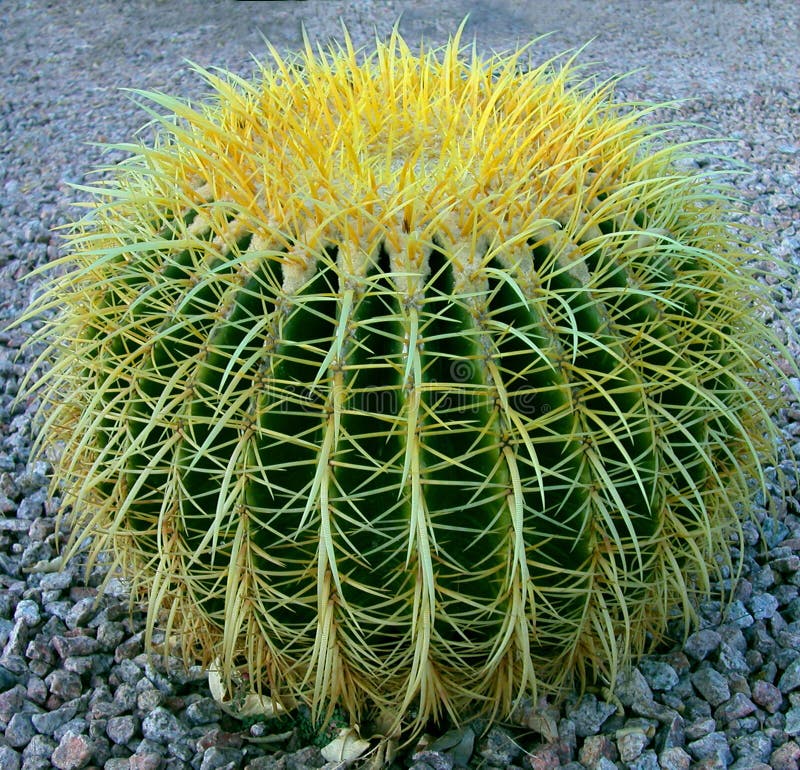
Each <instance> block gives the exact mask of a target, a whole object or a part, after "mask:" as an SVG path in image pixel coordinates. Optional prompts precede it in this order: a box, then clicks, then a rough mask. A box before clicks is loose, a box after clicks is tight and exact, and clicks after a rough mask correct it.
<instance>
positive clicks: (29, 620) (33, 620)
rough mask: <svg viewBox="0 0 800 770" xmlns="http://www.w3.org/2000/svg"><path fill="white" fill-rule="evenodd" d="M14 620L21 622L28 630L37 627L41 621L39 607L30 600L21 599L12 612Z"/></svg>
mask: <svg viewBox="0 0 800 770" xmlns="http://www.w3.org/2000/svg"><path fill="white" fill-rule="evenodd" d="M14 620H15V621H16V622H19V621H22V622H23V623H24V624H25V625H26V626H28V628H32V627H33V626H36V625H38V624H39V623H40V622H41V620H42V615H41V611H40V610H39V605H38V604H37V603H36V602H34V601H31V600H30V599H23V600H22V601H21V602H19V604H17V607H16V609H15V610H14Z"/></svg>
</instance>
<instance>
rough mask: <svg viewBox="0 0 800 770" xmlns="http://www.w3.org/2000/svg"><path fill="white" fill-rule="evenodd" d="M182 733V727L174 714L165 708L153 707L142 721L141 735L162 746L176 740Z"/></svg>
mask: <svg viewBox="0 0 800 770" xmlns="http://www.w3.org/2000/svg"><path fill="white" fill-rule="evenodd" d="M183 734H184V728H183V727H182V726H181V724H180V722H178V720H177V718H176V717H175V715H174V714H171V713H170V712H169V711H167V710H166V709H165V708H162V707H161V706H158V707H157V708H154V709H153V710H152V711H151V712H150V713H149V714H148V715H147V716H146V717H145V718H144V720H143V721H142V735H144V737H145V738H147V739H148V740H151V741H155V742H156V743H160V744H162V745H164V746H167V745H169V744H170V743H171V742H173V741H176V740H177V739H178V738H180V737H181V736H182V735H183Z"/></svg>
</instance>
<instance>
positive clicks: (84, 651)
mask: <svg viewBox="0 0 800 770" xmlns="http://www.w3.org/2000/svg"><path fill="white" fill-rule="evenodd" d="M53 649H54V650H55V651H56V652H57V653H58V656H59V657H60V658H61V659H64V658H71V657H74V656H76V655H77V656H81V657H82V656H84V655H93V654H94V653H95V652H97V651H98V650H99V649H100V643H99V642H98V641H97V639H93V638H92V637H91V636H54V637H53Z"/></svg>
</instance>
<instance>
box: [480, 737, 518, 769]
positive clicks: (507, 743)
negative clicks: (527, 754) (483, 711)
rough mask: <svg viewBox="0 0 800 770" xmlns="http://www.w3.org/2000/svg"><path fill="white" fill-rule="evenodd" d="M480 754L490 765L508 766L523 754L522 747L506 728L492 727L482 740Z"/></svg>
mask: <svg viewBox="0 0 800 770" xmlns="http://www.w3.org/2000/svg"><path fill="white" fill-rule="evenodd" d="M478 754H480V756H482V757H483V758H484V759H485V760H486V763H487V764H489V765H493V766H495V767H506V766H507V765H510V764H511V763H512V762H513V761H514V760H515V759H516V758H517V757H519V756H520V755H521V754H522V749H521V748H520V746H519V744H518V743H517V742H516V741H515V740H514V739H513V738H512V737H511V736H510V735H509V734H508V733H507V732H506V731H505V730H503V729H501V728H499V727H492V728H491V729H490V730H489V732H488V733H487V735H486V737H485V738H484V739H483V740H482V741H481V742H480V744H479V747H478Z"/></svg>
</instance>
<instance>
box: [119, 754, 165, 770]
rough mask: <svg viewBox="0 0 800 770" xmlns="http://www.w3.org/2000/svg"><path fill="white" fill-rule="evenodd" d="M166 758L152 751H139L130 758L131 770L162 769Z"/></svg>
mask: <svg viewBox="0 0 800 770" xmlns="http://www.w3.org/2000/svg"><path fill="white" fill-rule="evenodd" d="M163 765H164V760H163V759H161V756H160V755H159V754H157V753H155V752H152V751H143V752H139V751H137V752H136V753H135V754H132V755H131V757H130V759H129V760H128V767H129V770H161V768H162V767H163Z"/></svg>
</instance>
